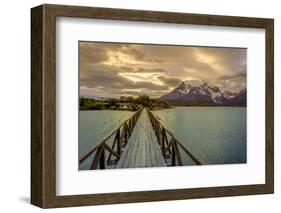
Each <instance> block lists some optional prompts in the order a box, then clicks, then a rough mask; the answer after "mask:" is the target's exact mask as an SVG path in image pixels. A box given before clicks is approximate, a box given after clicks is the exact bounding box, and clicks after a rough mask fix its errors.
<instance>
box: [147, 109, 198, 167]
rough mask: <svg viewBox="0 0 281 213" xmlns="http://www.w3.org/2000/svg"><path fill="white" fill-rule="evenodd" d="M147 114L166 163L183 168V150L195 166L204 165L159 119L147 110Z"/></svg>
mask: <svg viewBox="0 0 281 213" xmlns="http://www.w3.org/2000/svg"><path fill="white" fill-rule="evenodd" d="M147 113H148V116H149V119H150V122H151V125H152V127H153V129H154V132H155V135H156V137H157V140H158V143H159V146H160V148H161V151H162V154H163V156H164V159H165V160H166V163H168V164H169V163H170V165H171V166H182V165H183V162H182V157H181V153H180V151H179V150H180V149H182V150H183V151H184V153H185V154H187V155H188V156H189V157H190V158H191V160H192V161H193V162H194V163H195V164H197V165H202V164H203V162H202V161H201V160H200V159H199V158H198V157H196V156H195V155H194V154H193V153H192V152H191V151H190V150H189V149H188V148H186V146H184V145H183V144H182V143H181V142H180V141H179V140H178V139H176V137H175V136H174V135H173V134H172V133H171V132H170V131H169V130H167V128H166V127H165V126H164V125H163V124H162V123H161V122H160V121H159V119H158V118H157V117H155V116H154V115H153V113H152V112H151V111H150V110H149V109H147ZM167 159H169V160H170V161H171V162H168V161H167Z"/></svg>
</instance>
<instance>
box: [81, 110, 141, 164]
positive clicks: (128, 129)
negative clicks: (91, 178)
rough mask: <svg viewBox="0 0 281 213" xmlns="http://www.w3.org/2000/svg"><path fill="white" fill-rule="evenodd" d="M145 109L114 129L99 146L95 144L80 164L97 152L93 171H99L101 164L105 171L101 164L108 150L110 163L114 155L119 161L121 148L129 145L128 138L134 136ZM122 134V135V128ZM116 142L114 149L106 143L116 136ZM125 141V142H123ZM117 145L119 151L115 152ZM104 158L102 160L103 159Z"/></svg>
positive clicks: (82, 157) (114, 142) (93, 162)
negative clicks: (135, 128) (135, 127)
mask: <svg viewBox="0 0 281 213" xmlns="http://www.w3.org/2000/svg"><path fill="white" fill-rule="evenodd" d="M142 110H143V108H141V109H139V110H138V111H137V112H135V113H134V114H133V115H132V116H131V117H130V118H128V119H127V120H125V121H124V122H122V123H121V124H120V125H119V126H118V127H117V128H116V129H114V130H113V131H112V132H110V133H109V134H108V135H107V136H106V137H105V138H104V139H102V140H101V142H99V143H98V144H94V145H93V146H92V147H91V148H89V149H88V150H87V151H86V152H85V153H84V154H83V155H82V156H81V157H80V158H79V164H81V163H83V162H84V161H85V160H86V159H87V158H88V157H89V156H90V155H91V154H92V153H94V152H95V151H96V150H97V153H96V154H95V157H94V159H93V161H92V164H91V169H97V166H98V164H99V163H100V164H101V165H102V166H100V167H101V169H104V167H105V166H104V164H105V163H104V162H102V163H101V162H100V160H102V161H105V156H104V152H105V150H107V151H108V152H109V153H110V154H109V157H108V160H107V161H108V162H109V161H110V158H111V156H112V155H114V156H115V157H116V158H117V159H119V158H120V155H121V148H122V147H121V146H122V144H121V143H122V142H124V143H125V145H126V143H127V141H128V137H130V135H131V134H132V131H133V128H134V126H135V124H136V122H137V120H138V118H139V116H140V113H141V111H142ZM122 127H123V129H122V133H120V130H121V128H122ZM114 134H116V135H115V138H114V141H113V144H112V147H110V146H109V145H108V144H106V142H107V141H108V140H109V139H110V138H111V137H112V136H113V135H114ZM123 139H124V140H123ZM116 143H117V151H116V152H115V151H114V148H115V145H116ZM101 158H102V159H101Z"/></svg>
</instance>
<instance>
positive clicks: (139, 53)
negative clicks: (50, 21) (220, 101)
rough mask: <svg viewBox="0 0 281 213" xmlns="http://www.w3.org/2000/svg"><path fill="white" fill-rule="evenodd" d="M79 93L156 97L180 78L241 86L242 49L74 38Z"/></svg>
mask: <svg viewBox="0 0 281 213" xmlns="http://www.w3.org/2000/svg"><path fill="white" fill-rule="evenodd" d="M79 51H80V52H79V53H80V55H79V60H80V65H79V66H80V67H79V71H80V96H98V97H120V96H121V95H126V96H138V95H140V94H146V95H149V96H151V97H160V96H162V95H164V94H166V93H168V92H170V91H171V90H172V89H174V88H175V87H176V86H177V85H178V84H179V83H181V82H182V81H186V82H189V83H191V84H194V85H197V84H200V83H202V82H208V84H209V85H214V86H218V87H219V88H220V89H221V90H223V91H225V90H230V91H234V92H238V91H240V90H241V89H243V88H246V49H243V48H210V47H209V48H208V47H192V46H164V45H143V44H139V45H137V44H120V43H96V42H79Z"/></svg>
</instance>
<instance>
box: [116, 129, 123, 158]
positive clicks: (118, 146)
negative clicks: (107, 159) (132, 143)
mask: <svg viewBox="0 0 281 213" xmlns="http://www.w3.org/2000/svg"><path fill="white" fill-rule="evenodd" d="M116 140H117V154H118V155H119V156H120V155H121V149H122V144H121V138H120V128H119V129H118V130H117V133H116Z"/></svg>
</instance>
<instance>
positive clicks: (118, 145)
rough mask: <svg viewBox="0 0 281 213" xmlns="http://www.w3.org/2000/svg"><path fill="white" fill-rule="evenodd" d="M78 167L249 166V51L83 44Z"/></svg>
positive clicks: (80, 77)
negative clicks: (244, 164) (242, 164)
mask: <svg viewBox="0 0 281 213" xmlns="http://www.w3.org/2000/svg"><path fill="white" fill-rule="evenodd" d="M78 45H79V47H78V48H79V140H78V141H79V145H78V147H79V149H78V150H79V170H95V169H122V168H149V167H170V166H191V165H217V164H241V163H247V119H246V117H247V116H246V111H247V110H246V109H247V90H246V89H247V88H246V86H247V85H246V73H247V72H246V70H247V49H246V48H231V47H204V46H183V45H163V44H161V45H159V44H133V43H109V42H94V41H79V42H78Z"/></svg>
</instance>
